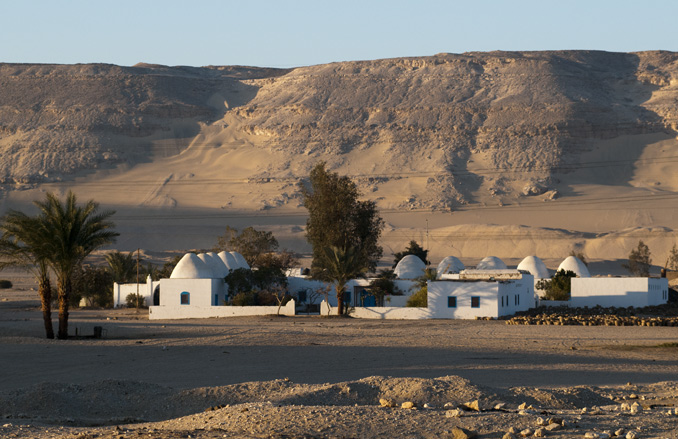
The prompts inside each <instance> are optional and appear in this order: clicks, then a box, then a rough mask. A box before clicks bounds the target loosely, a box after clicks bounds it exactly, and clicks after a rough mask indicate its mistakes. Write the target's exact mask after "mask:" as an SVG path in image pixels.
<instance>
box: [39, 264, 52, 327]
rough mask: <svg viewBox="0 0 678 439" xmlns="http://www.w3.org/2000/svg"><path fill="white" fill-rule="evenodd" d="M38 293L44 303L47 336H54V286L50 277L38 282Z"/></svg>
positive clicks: (43, 311) (43, 313)
mask: <svg viewBox="0 0 678 439" xmlns="http://www.w3.org/2000/svg"><path fill="white" fill-rule="evenodd" d="M38 294H39V295H40V303H41V304H42V319H43V320H44V322H45V335H46V336H47V338H50V339H52V338H54V328H53V327H52V286H51V285H50V282H49V277H45V278H41V279H40V281H39V282H38Z"/></svg>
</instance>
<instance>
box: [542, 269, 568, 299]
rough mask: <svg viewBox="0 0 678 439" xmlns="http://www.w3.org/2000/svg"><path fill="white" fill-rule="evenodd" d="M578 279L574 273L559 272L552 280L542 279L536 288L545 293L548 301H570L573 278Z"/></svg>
mask: <svg viewBox="0 0 678 439" xmlns="http://www.w3.org/2000/svg"><path fill="white" fill-rule="evenodd" d="M573 277H577V274H576V273H575V272H574V271H570V270H567V271H565V270H559V271H558V272H557V273H556V274H555V275H554V276H553V278H552V279H542V280H540V281H539V282H537V285H536V288H537V289H538V290H542V291H544V296H543V298H544V299H546V300H569V299H570V292H571V291H572V278H573Z"/></svg>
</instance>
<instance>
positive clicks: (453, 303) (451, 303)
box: [447, 296, 457, 308]
mask: <svg viewBox="0 0 678 439" xmlns="http://www.w3.org/2000/svg"><path fill="white" fill-rule="evenodd" d="M447 307H448V308H456V307H457V298H456V297H454V296H449V297H448V298H447Z"/></svg>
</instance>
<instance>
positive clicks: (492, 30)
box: [0, 0, 678, 67]
mask: <svg viewBox="0 0 678 439" xmlns="http://www.w3.org/2000/svg"><path fill="white" fill-rule="evenodd" d="M676 17H678V2H677V1H675V0H634V1H630V0H587V1H582V0H557V1H553V0H508V1H500V0H467V1H463V2H462V1H456V0H448V1H445V0H418V1H406V0H390V1H370V0H361V1H356V0H341V1H338V0H331V1H325V0H311V1H309V0H298V1H296V0H270V1H269V0H266V1H255V0H238V1H230V0H221V1H217V0H191V1H188V0H184V1H177V0H162V1H159V0H115V1H111V0H60V1H56V0H0V62H16V63H59V64H75V63H94V62H102V63H112V64H118V65H126V66H130V65H134V64H136V63H138V62H146V63H155V64H165V65H190V66H205V65H251V66H262V67H264V66H268V67H297V66H306V65H314V64H323V63H329V62H335V61H351V60H366V59H379V58H393V57H404V56H427V55H434V54H436V53H442V52H449V53H463V52H473V51H492V50H507V51H508V50H562V49H591V50H607V51H615V52H633V51H641V50H670V51H678V26H676Z"/></svg>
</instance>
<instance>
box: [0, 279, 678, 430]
mask: <svg viewBox="0 0 678 439" xmlns="http://www.w3.org/2000/svg"><path fill="white" fill-rule="evenodd" d="M34 295H35V292H33V291H20V290H9V291H7V290H6V291H2V292H0V350H1V352H2V355H0V370H2V373H1V374H0V437H3V438H5V437H7V438H13V437H16V438H39V439H42V438H56V437H79V438H90V437H91V438H94V437H102V438H121V437H122V438H125V437H151V438H175V437H176V438H179V437H183V438H185V437H195V438H216V437H229V438H230V437H233V438H235V437H252V438H266V437H274V438H291V437H294V438H296V437H318V438H334V437H337V438H338V437H365V438H367V437H422V438H428V437H460V436H459V434H460V431H459V430H455V427H461V428H464V429H467V430H470V431H471V432H474V433H476V434H477V435H479V437H487V438H491V437H492V438H494V437H503V436H504V435H505V434H506V433H507V432H508V431H509V430H510V429H511V428H513V429H514V430H515V431H516V433H515V434H514V436H515V437H519V436H520V432H521V431H523V430H525V429H527V428H529V429H530V430H531V431H532V432H534V431H536V430H537V429H538V428H540V427H543V426H540V425H539V424H540V423H542V424H543V423H545V422H547V420H548V419H549V418H561V419H563V420H564V425H563V426H560V425H559V426H558V427H557V428H559V429H558V430H553V431H547V430H545V431H544V434H545V435H546V436H549V437H585V435H586V434H587V433H589V437H605V435H606V434H608V433H609V434H611V435H614V433H615V432H618V433H619V434H620V435H622V433H621V432H620V430H623V435H622V436H623V437H627V436H626V435H627V434H630V435H631V436H633V435H635V437H678V416H677V415H675V414H674V411H675V409H676V402H677V401H678V385H677V383H676V381H675V380H676V379H677V377H678V349H677V348H676V347H675V344H672V343H675V342H676V341H678V329H676V328H673V327H591V326H567V327H565V326H527V325H523V326H513V325H506V324H504V322H496V321H414V322H410V321H367V320H353V319H336V318H329V319H328V318H319V317H295V318H282V317H273V316H271V317H256V318H235V319H206V320H182V321H153V322H151V321H149V320H148V319H147V318H146V315H145V314H144V313H143V312H142V313H136V312H135V311H134V310H74V311H73V313H72V314H71V330H72V332H74V331H75V328H78V332H79V333H80V334H90V333H92V331H93V327H94V326H103V327H104V330H105V337H104V339H102V340H93V339H72V340H68V341H58V340H45V339H43V338H42V323H41V315H40V312H39V309H38V308H37V300H35V298H34V297H33V296H34ZM630 383H633V384H630ZM382 399H383V400H388V401H385V402H389V403H392V404H387V405H394V406H393V407H382V406H381V404H380V400H382ZM476 400H477V401H479V403H478V404H479V408H480V409H481V411H474V410H471V411H467V410H456V409H457V407H460V406H462V407H465V406H464V404H465V403H469V402H472V401H476ZM404 402H412V403H413V404H414V406H415V408H413V409H404V408H401V407H400V405H401V404H402V403H404ZM634 402H635V403H637V404H638V405H637V406H636V409H634V410H633V411H632V410H631V404H633V403H634ZM500 403H503V404H504V405H503V406H499V407H500V409H495V407H496V406H497V404H500ZM523 403H524V404H525V405H526V406H527V408H526V409H523V410H522V411H521V409H520V405H521V404H523ZM446 405H447V407H446ZM669 413H670V414H669ZM460 414H461V416H460V417H457V416H459V415H460ZM540 418H541V420H540ZM629 432H632V433H629ZM540 433H541V431H540ZM596 435H597V436H596Z"/></svg>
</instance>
